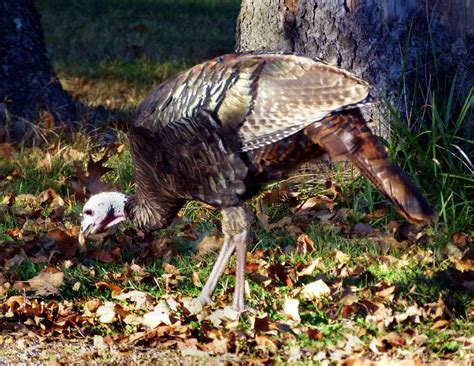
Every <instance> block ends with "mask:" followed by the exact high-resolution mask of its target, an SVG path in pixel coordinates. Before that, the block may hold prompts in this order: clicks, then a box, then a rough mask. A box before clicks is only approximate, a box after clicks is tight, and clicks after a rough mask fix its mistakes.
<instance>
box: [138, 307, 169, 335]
mask: <svg viewBox="0 0 474 366" xmlns="http://www.w3.org/2000/svg"><path fill="white" fill-rule="evenodd" d="M169 313H170V308H169V307H168V305H167V304H166V302H164V301H160V302H159V303H158V304H157V305H156V306H155V308H154V309H153V311H152V312H150V313H146V314H144V315H143V325H144V326H146V327H148V328H151V329H153V328H156V327H157V326H159V325H160V324H166V325H171V320H170V315H169Z"/></svg>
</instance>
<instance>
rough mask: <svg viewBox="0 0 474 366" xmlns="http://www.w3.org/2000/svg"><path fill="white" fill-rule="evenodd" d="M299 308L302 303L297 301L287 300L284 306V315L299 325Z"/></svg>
mask: <svg viewBox="0 0 474 366" xmlns="http://www.w3.org/2000/svg"><path fill="white" fill-rule="evenodd" d="M299 306H300V302H299V301H298V300H297V299H291V298H286V299H285V303H284V304H283V314H285V316H286V317H287V318H288V319H290V320H294V321H296V322H298V323H299V322H300V321H301V317H300V313H299Z"/></svg>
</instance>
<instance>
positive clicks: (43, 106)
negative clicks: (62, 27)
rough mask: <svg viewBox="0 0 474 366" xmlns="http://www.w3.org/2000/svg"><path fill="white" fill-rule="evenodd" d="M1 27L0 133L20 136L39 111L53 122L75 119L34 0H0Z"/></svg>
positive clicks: (36, 119)
mask: <svg viewBox="0 0 474 366" xmlns="http://www.w3.org/2000/svg"><path fill="white" fill-rule="evenodd" d="M0 29H1V34H0V60H1V62H0V66H1V68H0V134H3V135H5V134H6V135H7V138H11V139H18V138H22V137H23V136H24V134H25V133H26V132H28V131H30V130H31V127H32V125H33V124H34V123H35V122H37V121H38V120H39V116H40V113H41V112H42V111H46V112H48V113H47V115H48V116H51V117H52V119H53V120H54V121H55V123H56V125H60V124H61V125H63V124H67V125H71V123H74V122H76V121H77V112H76V107H75V105H74V103H73V102H72V101H71V99H70V97H69V95H68V94H67V93H66V92H65V91H64V90H63V89H62V87H61V84H60V83H59V81H58V80H57V78H56V76H55V74H54V71H53V68H52V67H51V64H50V63H49V60H48V57H47V55H46V49H45V45H44V40H43V33H42V30H41V24H40V17H39V13H38V12H37V11H36V9H35V7H34V4H33V1H32V0H1V1H0ZM48 119H49V120H51V118H48Z"/></svg>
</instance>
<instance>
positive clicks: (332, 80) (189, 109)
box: [134, 53, 369, 151]
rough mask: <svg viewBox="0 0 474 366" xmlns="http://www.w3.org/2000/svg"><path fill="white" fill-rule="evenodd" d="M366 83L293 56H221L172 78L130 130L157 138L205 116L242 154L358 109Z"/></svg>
mask: <svg viewBox="0 0 474 366" xmlns="http://www.w3.org/2000/svg"><path fill="white" fill-rule="evenodd" d="M368 97H369V85H368V84H367V83H366V82H364V81H363V80H361V79H359V78H357V77H356V76H354V75H352V74H351V73H349V72H347V71H345V70H342V69H340V68H338V67H335V66H331V65H328V64H326V63H324V62H321V61H315V60H312V59H309V58H305V57H299V56H295V55H281V54H270V53H269V54H267V53H247V54H230V55H225V56H222V57H219V58H216V59H213V60H210V61H207V62H204V63H202V64H200V65H197V66H195V67H193V68H191V69H190V70H188V71H186V72H183V73H181V74H178V75H177V76H175V77H174V78H172V79H170V80H168V81H166V82H164V83H163V84H161V85H160V86H159V87H157V88H156V89H155V90H154V91H153V92H152V93H151V94H150V95H149V96H148V97H147V98H146V99H145V101H144V102H143V103H142V104H141V106H140V107H139V110H138V113H137V117H136V118H135V122H134V124H135V126H141V127H144V128H147V129H149V130H151V131H154V132H157V131H160V130H161V129H162V128H164V127H165V126H166V125H167V124H169V123H173V122H174V121H176V120H179V119H181V118H193V117H194V116H195V115H196V114H197V113H199V111H201V110H202V109H205V110H208V111H211V112H212V113H214V114H215V115H216V117H217V118H218V119H219V121H220V123H221V124H222V128H223V129H227V130H229V131H232V132H233V133H237V135H238V137H239V143H240V146H241V150H242V151H249V150H253V149H258V148H260V147H263V146H266V145H269V144H272V143H274V142H276V141H280V140H282V139H284V138H286V137H287V136H290V135H292V134H294V133H296V132H298V131H300V130H302V129H303V128H304V127H306V126H307V125H309V124H311V123H314V122H316V121H319V120H321V119H323V118H324V117H326V116H328V115H329V114H331V113H332V112H334V111H339V110H343V109H345V108H350V107H354V106H356V105H359V104H363V103H364V102H365V101H366V100H368Z"/></svg>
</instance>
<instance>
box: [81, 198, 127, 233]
mask: <svg viewBox="0 0 474 366" xmlns="http://www.w3.org/2000/svg"><path fill="white" fill-rule="evenodd" d="M125 202H127V196H126V195H124V194H123V193H119V192H102V193H99V194H96V195H93V196H92V197H91V198H90V199H89V200H88V201H87V202H86V204H85V205H84V208H83V209H82V213H81V217H82V220H81V232H80V234H79V235H80V238H81V237H82V238H86V237H87V236H89V235H92V234H97V233H101V232H104V231H106V230H107V229H109V228H111V227H113V226H114V225H117V224H118V223H119V222H121V221H123V220H125V219H126V217H125Z"/></svg>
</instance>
